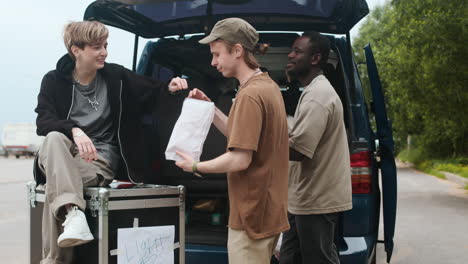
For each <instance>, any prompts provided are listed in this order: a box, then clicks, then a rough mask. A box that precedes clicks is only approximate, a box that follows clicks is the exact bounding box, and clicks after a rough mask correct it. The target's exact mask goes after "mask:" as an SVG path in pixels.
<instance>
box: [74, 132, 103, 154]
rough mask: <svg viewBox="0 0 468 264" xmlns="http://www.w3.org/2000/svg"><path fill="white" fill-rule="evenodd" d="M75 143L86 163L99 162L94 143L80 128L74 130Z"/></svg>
mask: <svg viewBox="0 0 468 264" xmlns="http://www.w3.org/2000/svg"><path fill="white" fill-rule="evenodd" d="M72 135H73V141H75V144H76V146H77V147H78V151H79V154H80V157H81V158H83V159H84V160H85V161H86V162H92V161H93V160H97V151H96V147H94V144H93V141H91V139H90V138H89V137H88V136H87V135H86V134H85V133H84V132H83V130H81V129H80V128H77V127H74V128H72Z"/></svg>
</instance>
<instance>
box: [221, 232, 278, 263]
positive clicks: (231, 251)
mask: <svg viewBox="0 0 468 264" xmlns="http://www.w3.org/2000/svg"><path fill="white" fill-rule="evenodd" d="M279 236H280V234H277V235H274V236H271V237H267V238H263V239H250V238H249V236H248V235H247V233H246V232H245V231H243V230H236V229H232V228H229V232H228V257H229V264H270V260H271V257H272V256H273V250H274V249H275V247H276V243H278V239H279Z"/></svg>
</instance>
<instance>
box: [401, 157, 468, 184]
mask: <svg viewBox="0 0 468 264" xmlns="http://www.w3.org/2000/svg"><path fill="white" fill-rule="evenodd" d="M398 158H399V159H400V160H402V161H405V162H411V163H413V164H414V167H415V168H416V169H418V170H420V171H422V172H425V173H428V174H431V175H434V176H436V177H438V178H441V179H446V178H445V175H444V174H443V173H442V172H441V171H447V172H451V173H453V174H457V175H459V176H462V177H464V178H467V179H468V157H458V158H451V159H431V158H428V157H427V155H426V154H425V153H424V151H423V150H421V149H418V148H415V149H411V150H408V149H405V150H403V151H401V152H400V153H399V154H398ZM465 188H466V187H465Z"/></svg>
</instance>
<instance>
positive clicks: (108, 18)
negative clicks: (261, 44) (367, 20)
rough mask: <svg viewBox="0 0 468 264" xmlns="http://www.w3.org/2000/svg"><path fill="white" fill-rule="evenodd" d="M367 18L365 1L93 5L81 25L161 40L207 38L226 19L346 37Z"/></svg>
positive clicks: (157, 0)
mask: <svg viewBox="0 0 468 264" xmlns="http://www.w3.org/2000/svg"><path fill="white" fill-rule="evenodd" d="M368 13H369V8H368V6H367V3H366V1H365V0H314V1H284V0H202V1H187V0H171V1H168V0H108V1H101V0H98V1H95V2H93V3H92V4H90V5H89V6H88V8H87V9H86V12H85V15H84V19H85V20H98V21H101V22H103V23H104V24H107V25H110V26H114V27H117V28H120V29H123V30H126V31H129V32H132V33H134V34H136V35H138V36H140V37H144V38H161V37H165V36H173V35H184V34H190V33H203V32H207V31H209V30H210V29H211V27H212V26H213V25H214V23H215V22H216V21H218V20H221V19H223V18H227V17H232V16H235V17H239V18H243V19H245V20H247V21H248V22H249V23H250V24H252V26H254V27H255V29H257V30H258V31H307V30H316V31H319V32H324V33H336V34H346V33H348V32H349V30H350V29H351V28H352V27H353V26H354V25H355V24H356V23H357V22H359V20H361V19H362V18H363V17H364V16H366V15H367V14H368Z"/></svg>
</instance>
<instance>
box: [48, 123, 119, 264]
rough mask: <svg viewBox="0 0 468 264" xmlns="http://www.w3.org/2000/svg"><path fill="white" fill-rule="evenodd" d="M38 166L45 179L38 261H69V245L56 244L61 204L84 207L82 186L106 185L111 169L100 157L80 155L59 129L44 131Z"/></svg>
mask: <svg viewBox="0 0 468 264" xmlns="http://www.w3.org/2000/svg"><path fill="white" fill-rule="evenodd" d="M39 167H40V169H41V170H42V171H43V173H44V175H45V176H46V179H47V183H46V187H45V195H46V198H45V202H44V211H43V215H42V258H43V259H42V261H41V264H56V263H60V264H62V263H71V262H72V260H73V247H70V248H60V247H58V246H57V238H58V236H59V235H60V234H61V233H62V232H63V227H62V223H63V221H64V217H65V214H64V209H63V208H62V207H63V206H64V205H67V204H75V205H77V206H78V207H79V208H80V209H81V210H83V211H84V209H85V207H86V202H85V200H84V198H83V188H84V187H86V186H104V185H107V184H109V183H110V182H111V181H112V179H113V173H112V170H111V169H110V166H109V163H108V162H107V161H106V160H104V159H102V158H101V157H98V160H95V161H93V162H90V163H88V162H86V161H85V160H84V159H82V158H81V157H80V156H79V154H78V148H77V146H76V145H75V143H74V142H73V141H71V140H70V139H69V138H67V137H66V136H65V135H64V134H62V133H59V132H50V133H49V134H47V136H46V138H45V140H44V142H43V144H42V146H41V148H40V149H39Z"/></svg>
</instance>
